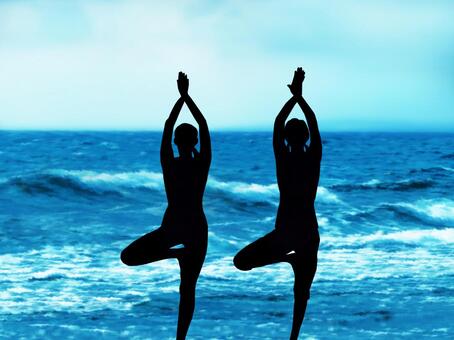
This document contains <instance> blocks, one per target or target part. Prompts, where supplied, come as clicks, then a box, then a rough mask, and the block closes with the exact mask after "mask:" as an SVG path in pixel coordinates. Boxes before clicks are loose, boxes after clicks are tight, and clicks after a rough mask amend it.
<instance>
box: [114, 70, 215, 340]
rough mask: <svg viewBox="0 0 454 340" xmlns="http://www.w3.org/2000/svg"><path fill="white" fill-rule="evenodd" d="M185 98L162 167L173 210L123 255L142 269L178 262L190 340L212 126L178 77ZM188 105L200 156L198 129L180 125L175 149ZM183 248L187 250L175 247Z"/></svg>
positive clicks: (181, 332)
mask: <svg viewBox="0 0 454 340" xmlns="http://www.w3.org/2000/svg"><path fill="white" fill-rule="evenodd" d="M177 84H178V90H179V92H180V94H181V97H180V99H178V100H177V102H176V103H175V106H174V107H173V109H172V112H171V113H170V115H169V118H168V119H167V121H166V123H165V126H164V132H163V135H162V142H161V166H162V171H163V176H164V185H165V189H166V194H167V201H168V206H167V209H166V211H165V214H164V218H163V220H162V225H161V227H160V228H158V229H157V230H154V231H152V232H150V233H148V234H146V235H144V236H142V237H140V238H139V239H137V240H136V241H134V242H133V243H131V244H130V245H129V246H128V247H127V248H126V249H124V250H123V251H122V253H121V260H122V261H123V263H124V264H126V265H128V266H138V265H142V264H147V263H151V262H154V261H159V260H163V259H169V258H176V259H178V262H179V265H180V277H181V283H180V306H179V314H178V329H177V339H185V337H186V334H187V332H188V329H189V324H190V323H191V320H192V315H193V313H194V306H195V288H196V283H197V279H198V277H199V274H200V270H201V269H202V264H203V261H204V259H205V254H206V249H207V236H208V225H207V221H206V218H205V214H204V212H203V205H202V199H203V193H204V191H205V185H206V182H207V177H208V170H209V168H210V162H211V142H210V134H209V131H208V125H207V123H206V120H205V118H204V117H203V115H202V113H201V112H200V110H199V109H198V108H197V106H196V105H195V103H194V102H193V100H192V99H191V97H190V96H189V95H188V87H189V81H188V78H187V76H186V74H184V73H181V72H180V73H179V75H178V80H177ZM184 103H186V104H187V106H188V108H189V110H190V111H191V113H192V115H193V116H194V119H195V120H196V121H197V123H198V124H199V129H200V153H199V152H198V151H197V150H196V149H195V146H196V144H197V141H198V140H197V129H196V128H195V127H194V126H192V125H190V124H181V125H179V126H178V127H177V128H176V129H175V139H174V142H175V144H176V145H177V147H178V153H179V157H174V155H173V150H172V132H173V127H174V125H175V122H176V120H177V118H178V115H179V113H180V111H181V108H182V107H183V104H184ZM177 245H183V248H174V247H175V246H177Z"/></svg>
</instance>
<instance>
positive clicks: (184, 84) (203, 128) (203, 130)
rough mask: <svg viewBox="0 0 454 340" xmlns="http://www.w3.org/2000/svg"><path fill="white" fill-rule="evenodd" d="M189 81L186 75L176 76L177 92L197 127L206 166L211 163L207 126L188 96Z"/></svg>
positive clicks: (201, 155)
mask: <svg viewBox="0 0 454 340" xmlns="http://www.w3.org/2000/svg"><path fill="white" fill-rule="evenodd" d="M188 88H189V80H188V77H187V75H186V74H184V73H182V72H180V73H179V75H178V90H179V91H180V94H181V97H182V98H183V99H184V101H185V102H186V105H187V106H188V109H189V111H190V112H191V114H192V116H193V117H194V119H195V121H196V122H197V124H198V125H199V135H200V157H201V159H204V160H205V161H206V162H207V163H208V164H210V162H211V139H210V132H209V130H208V124H207V121H206V119H205V117H204V116H203V114H202V112H200V110H199V108H198V107H197V105H196V104H195V103H194V101H193V100H192V98H191V96H190V95H189V94H188Z"/></svg>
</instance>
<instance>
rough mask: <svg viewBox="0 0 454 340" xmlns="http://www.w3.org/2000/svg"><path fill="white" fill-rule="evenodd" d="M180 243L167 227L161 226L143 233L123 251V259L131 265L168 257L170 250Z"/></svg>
mask: <svg viewBox="0 0 454 340" xmlns="http://www.w3.org/2000/svg"><path fill="white" fill-rule="evenodd" d="M176 244H178V241H177V240H176V239H175V238H173V237H172V235H171V233H169V232H168V231H167V230H166V229H164V228H162V227H160V228H158V229H156V230H154V231H152V232H150V233H148V234H145V235H143V236H142V237H140V238H138V239H137V240H135V241H134V242H132V243H131V244H130V245H129V246H127V247H126V248H125V249H124V250H123V251H122V253H121V260H122V261H123V263H125V264H127V265H129V266H137V265H141V264H146V263H150V262H154V261H158V260H162V259H165V258H168V256H167V252H168V250H169V249H170V248H171V247H173V246H175V245H176Z"/></svg>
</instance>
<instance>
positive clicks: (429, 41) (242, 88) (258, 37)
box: [0, 0, 454, 131]
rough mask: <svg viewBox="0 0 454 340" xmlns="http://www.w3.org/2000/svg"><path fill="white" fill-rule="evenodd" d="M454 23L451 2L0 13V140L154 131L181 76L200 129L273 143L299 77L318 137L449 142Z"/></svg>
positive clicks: (112, 5)
mask: <svg viewBox="0 0 454 340" xmlns="http://www.w3.org/2000/svg"><path fill="white" fill-rule="evenodd" d="M453 18H454V1H451V0H446V1H442V0H439V1H434V0H428V1H419V0H401V1H397V0H389V1H388V0H372V1H350V0H339V1H208V0H207V1H121V0H117V1H114V0H110V1H109V0H105V1H101V0H87V1H71V0H65V1H39V0H36V1H20V0H15V1H0V128H40V129H43V128H58V129H78V128H82V129H110V128H113V129H161V128H162V126H163V123H164V120H165V118H166V117H167V115H168V113H169V111H170V109H171V107H172V105H173V104H174V102H175V100H176V99H177V98H178V91H177V88H176V81H175V80H176V77H177V73H178V71H180V70H184V71H185V72H186V73H188V76H189V79H190V89H189V90H190V93H191V95H192V97H193V98H194V100H195V101H196V103H198V105H199V107H200V108H201V110H202V111H203V112H204V113H205V115H206V117H207V120H208V122H209V124H210V127H212V128H217V129H219V128H229V129H232V128H242V129H256V128H259V129H271V128H272V123H273V120H274V117H275V115H276V113H277V112H278V111H279V110H280V108H281V107H282V105H283V103H284V102H285V101H286V100H287V99H288V98H289V92H288V89H287V87H286V84H287V83H289V82H290V81H291V77H292V75H293V70H294V68H296V67H297V66H302V67H303V68H304V69H305V70H306V80H305V84H304V90H303V91H304V94H305V96H306V98H307V100H308V102H309V103H310V104H311V106H312V107H313V109H314V110H315V112H316V114H317V115H318V117H319V121H320V126H321V129H322V130H450V131H454V20H453ZM294 112H295V114H298V115H299V114H300V112H299V110H295V111H294ZM182 120H183V121H191V120H190V119H189V115H188V113H187V110H185V111H184V113H183V116H182Z"/></svg>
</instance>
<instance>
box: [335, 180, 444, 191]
mask: <svg viewBox="0 0 454 340" xmlns="http://www.w3.org/2000/svg"><path fill="white" fill-rule="evenodd" d="M434 185H435V181H433V180H431V179H424V180H416V179H406V180H401V181H395V182H382V181H380V180H378V179H372V180H370V181H367V182H363V183H359V184H333V185H331V186H330V188H331V189H336V190H339V191H354V190H391V191H410V190H418V189H427V188H430V187H432V186H434Z"/></svg>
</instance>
